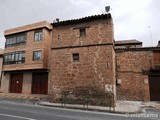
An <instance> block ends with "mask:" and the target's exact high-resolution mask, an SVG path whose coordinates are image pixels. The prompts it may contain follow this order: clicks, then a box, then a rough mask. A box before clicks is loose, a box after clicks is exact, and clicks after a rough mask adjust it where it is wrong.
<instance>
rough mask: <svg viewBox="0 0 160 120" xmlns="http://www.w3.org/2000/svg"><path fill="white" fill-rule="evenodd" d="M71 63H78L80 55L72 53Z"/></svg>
mask: <svg viewBox="0 0 160 120" xmlns="http://www.w3.org/2000/svg"><path fill="white" fill-rule="evenodd" d="M72 61H73V62H79V61H80V54H79V53H72Z"/></svg>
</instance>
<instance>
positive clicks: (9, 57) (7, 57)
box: [3, 51, 26, 65]
mask: <svg viewBox="0 0 160 120" xmlns="http://www.w3.org/2000/svg"><path fill="white" fill-rule="evenodd" d="M25 54H26V53H25V51H19V52H12V53H5V54H4V62H3V64H4V65H9V64H21V63H25V57H24V58H23V59H22V58H20V55H22V56H25ZM17 58H18V59H17Z"/></svg>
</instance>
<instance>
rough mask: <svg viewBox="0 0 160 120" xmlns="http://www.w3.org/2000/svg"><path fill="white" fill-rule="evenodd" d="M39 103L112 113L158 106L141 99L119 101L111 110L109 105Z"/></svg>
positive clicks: (138, 110) (137, 111)
mask: <svg viewBox="0 0 160 120" xmlns="http://www.w3.org/2000/svg"><path fill="white" fill-rule="evenodd" d="M38 104H39V105H42V106H50V107H64V108H71V109H83V110H92V111H103V112H111V113H119V114H126V113H129V114H135V113H143V112H145V111H144V109H143V108H147V107H155V106H156V103H150V102H148V103H144V102H139V101H117V103H116V107H115V110H114V109H113V108H112V109H111V110H110V109H109V107H102V106H91V105H89V106H88V109H87V107H85V108H84V106H83V105H72V104H66V105H65V106H62V104H61V103H50V102H47V101H40V102H39V103H38Z"/></svg>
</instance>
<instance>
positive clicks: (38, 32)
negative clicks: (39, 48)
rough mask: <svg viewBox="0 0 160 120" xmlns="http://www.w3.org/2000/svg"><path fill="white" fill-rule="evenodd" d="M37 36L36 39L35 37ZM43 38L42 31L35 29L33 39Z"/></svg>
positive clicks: (40, 39)
mask: <svg viewBox="0 0 160 120" xmlns="http://www.w3.org/2000/svg"><path fill="white" fill-rule="evenodd" d="M36 37H37V39H36ZM42 40H43V31H42V30H36V31H35V32H34V41H35V42H36V41H42Z"/></svg>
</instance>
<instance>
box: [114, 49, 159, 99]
mask: <svg viewBox="0 0 160 120" xmlns="http://www.w3.org/2000/svg"><path fill="white" fill-rule="evenodd" d="M115 52H116V57H115V59H116V60H115V61H116V79H117V87H116V92H117V99H118V100H140V101H159V100H160V95H159V92H160V87H159V86H160V47H140V48H139V47H138V48H137V47H133V48H125V47H121V48H119V47H118V48H116V49H115Z"/></svg>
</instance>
